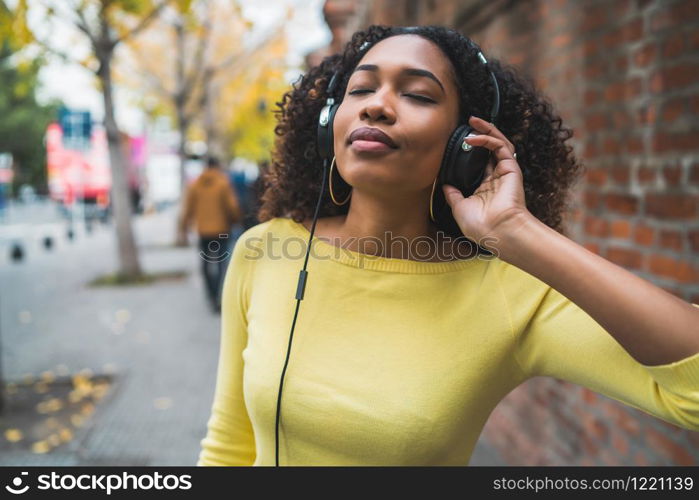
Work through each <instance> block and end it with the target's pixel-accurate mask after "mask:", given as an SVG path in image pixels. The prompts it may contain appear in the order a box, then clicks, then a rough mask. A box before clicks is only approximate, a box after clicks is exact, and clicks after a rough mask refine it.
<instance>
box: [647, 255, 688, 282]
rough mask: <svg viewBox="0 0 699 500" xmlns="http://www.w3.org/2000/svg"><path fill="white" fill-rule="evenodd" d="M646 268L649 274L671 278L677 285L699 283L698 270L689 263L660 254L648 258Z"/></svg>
mask: <svg viewBox="0 0 699 500" xmlns="http://www.w3.org/2000/svg"><path fill="white" fill-rule="evenodd" d="M648 268H649V270H650V271H651V272H653V273H655V274H657V275H659V276H665V277H666V278H672V279H674V280H675V281H677V282H679V283H694V282H696V281H699V269H698V268H696V267H694V266H693V265H692V264H691V263H690V262H687V261H684V260H680V259H673V258H671V257H667V256H665V255H661V254H653V255H650V256H649V258H648Z"/></svg>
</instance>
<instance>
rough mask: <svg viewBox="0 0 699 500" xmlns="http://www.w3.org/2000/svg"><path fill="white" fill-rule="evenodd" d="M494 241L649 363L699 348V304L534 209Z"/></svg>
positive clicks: (512, 259)
mask: <svg viewBox="0 0 699 500" xmlns="http://www.w3.org/2000/svg"><path fill="white" fill-rule="evenodd" d="M497 239H498V241H497V242H496V243H495V244H493V245H491V246H492V247H495V248H496V250H497V255H498V256H499V258H500V259H502V260H504V261H506V262H508V263H510V264H512V265H515V266H517V267H518V268H520V269H522V270H523V271H526V272H527V273H529V274H531V275H532V276H535V277H536V278H538V279H540V280H541V281H543V282H545V283H546V284H548V285H549V286H551V287H552V288H554V289H556V290H557V291H558V292H560V293H561V294H563V295H565V296H566V297H567V298H568V299H569V300H571V301H572V302H574V303H575V304H576V305H577V306H578V307H580V308H581V309H583V310H584V311H585V312H586V313H587V314H589V315H590V316H591V317H592V318H593V319H594V320H595V321H597V323H599V324H600V325H601V326H602V327H603V328H604V329H605V330H606V331H607V332H609V334H610V335H612V336H613V337H614V338H615V339H616V341H617V342H619V344H621V345H622V346H623V347H624V348H625V349H626V350H627V351H628V352H629V354H630V355H631V356H633V357H634V358H635V359H636V360H637V361H638V362H640V363H642V364H645V365H660V364H667V363H671V362H674V361H678V360H680V359H684V358H686V357H688V356H691V355H693V354H696V353H697V352H699V309H698V308H696V307H693V306H692V305H691V304H689V303H688V302H685V301H683V300H682V299H679V298H678V297H675V296H674V295H672V294H670V293H668V292H666V291H665V290H663V289H662V288H660V287H657V286H655V285H653V284H652V283H650V282H648V281H646V280H644V279H642V278H640V277H638V276H636V275H635V274H633V273H631V272H629V271H627V270H626V269H624V268H622V267H620V266H618V265H616V264H614V263H612V262H609V261H608V260H606V259H604V258H602V257H600V256H599V255H597V254H595V253H593V252H590V251H589V250H587V249H586V248H584V247H583V246H581V245H579V244H577V243H575V242H574V241H572V240H570V239H569V238H566V237H565V236H563V235H561V234H560V233H558V232H556V231H555V230H553V229H551V228H550V227H548V226H546V225H545V224H544V223H542V222H541V221H539V220H538V219H536V218H535V217H534V216H532V215H531V214H527V215H526V216H522V217H521V218H520V219H518V220H516V221H513V222H512V223H511V224H510V225H509V228H503V229H502V231H501V233H500V235H499V236H498V238H497Z"/></svg>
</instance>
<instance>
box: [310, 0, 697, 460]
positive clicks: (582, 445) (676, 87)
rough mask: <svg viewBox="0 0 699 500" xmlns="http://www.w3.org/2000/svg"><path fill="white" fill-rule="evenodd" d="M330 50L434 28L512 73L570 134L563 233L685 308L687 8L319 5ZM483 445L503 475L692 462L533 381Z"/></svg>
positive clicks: (691, 186) (605, 412)
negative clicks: (357, 34) (368, 36)
mask: <svg viewBox="0 0 699 500" xmlns="http://www.w3.org/2000/svg"><path fill="white" fill-rule="evenodd" d="M323 12H324V15H325V19H326V21H327V23H328V26H329V28H330V30H331V31H332V33H333V40H332V42H331V45H330V46H329V47H327V48H326V49H322V50H319V51H317V52H315V53H313V54H310V55H309V57H308V62H309V64H317V63H318V62H320V60H321V59H322V57H323V56H325V55H327V54H329V53H334V52H337V51H340V50H341V49H342V47H343V46H344V44H345V43H346V42H347V41H348V40H349V39H350V37H351V35H352V33H353V32H354V31H356V30H358V29H362V28H365V27H366V26H368V25H371V24H392V25H418V24H441V25H445V26H449V27H452V28H455V29H458V30H459V31H461V32H462V33H463V34H465V35H467V36H469V37H470V38H472V39H473V40H474V41H476V42H477V43H478V44H479V45H480V46H481V47H482V49H483V51H484V53H485V55H486V57H489V58H497V59H499V60H501V61H503V62H504V63H507V64H512V65H515V66H517V68H518V69H520V70H521V71H522V72H523V73H524V74H526V75H528V76H530V77H531V78H532V79H533V80H534V81H535V83H536V84H537V86H538V88H539V89H541V90H542V91H543V93H544V94H545V95H547V96H548V97H549V98H550V99H551V101H552V102H553V104H554V106H555V109H556V111H557V112H558V113H559V114H560V116H561V118H562V119H563V123H564V124H565V125H567V126H568V127H570V128H572V129H574V131H575V135H574V137H573V138H572V139H571V140H570V141H569V143H570V144H571V145H572V146H573V147H574V148H575V152H576V156H577V157H578V158H579V160H581V161H582V162H583V163H584V164H585V166H586V167H587V173H586V175H585V178H584V179H583V181H582V182H581V183H580V184H579V185H578V186H577V187H576V189H575V191H574V203H573V210H572V211H571V213H570V214H569V216H568V218H567V220H568V224H567V226H568V231H567V232H568V235H569V236H570V237H571V238H572V239H573V240H575V241H577V242H578V243H580V244H582V245H584V246H585V247H586V248H587V249H589V250H591V251H593V252H595V253H597V254H599V255H601V256H603V257H605V258H606V259H608V260H610V261H612V262H615V263H617V264H619V265H621V266H623V267H625V268H626V269H628V270H630V271H632V272H634V273H636V274H637V275H639V276H641V277H643V278H645V279H648V280H650V281H651V282H653V283H655V284H657V285H658V286H661V287H662V288H664V289H666V290H668V291H669V292H671V293H673V294H675V295H677V296H678V297H680V298H683V299H684V300H688V301H691V302H693V303H699V79H698V78H697V75H699V3H697V2H696V1H692V0H613V1H603V0H586V1H582V0H440V1H436V0H374V1H368V0H327V1H326V3H325V6H324V10H323ZM483 436H484V439H487V440H488V442H489V443H491V444H493V445H495V446H496V447H497V448H498V450H499V451H500V453H501V454H502V456H503V457H504V459H505V460H506V461H507V462H508V463H510V464H512V465H536V464H545V465H557V464H561V465H592V464H600V465H634V464H638V465H648V464H651V465H665V464H678V465H696V464H699V433H697V432H691V431H686V430H683V429H680V428H678V427H675V426H673V425H670V424H666V423H665V422H663V421H661V420H658V419H655V418H652V417H649V416H648V415H646V414H644V413H642V412H640V411H637V410H634V409H632V408H629V407H627V406H624V405H621V404H620V403H617V402H616V401H614V400H612V399H609V398H606V397H604V396H601V395H598V394H595V393H593V392H592V391H589V390H587V389H585V388H582V387H577V386H573V385H572V384H568V383H566V382H563V381H558V380H553V379H534V380H531V381H528V382H527V383H526V384H523V385H522V386H521V387H519V388H517V389H516V390H515V391H513V392H512V393H511V394H510V395H508V397H507V398H506V399H505V400H504V401H503V402H502V403H501V404H500V405H499V406H498V408H497V409H496V410H495V411H494V413H493V415H492V416H491V418H490V420H489V422H488V424H487V426H486V428H485V430H484V434H483Z"/></svg>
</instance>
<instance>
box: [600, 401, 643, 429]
mask: <svg viewBox="0 0 699 500" xmlns="http://www.w3.org/2000/svg"><path fill="white" fill-rule="evenodd" d="M602 408H603V410H604V412H605V413H606V414H607V415H609V416H610V417H611V418H612V419H613V420H614V423H615V424H616V425H618V426H619V427H620V428H621V429H622V430H623V431H624V432H626V433H627V434H629V435H631V436H638V435H639V434H640V433H641V424H640V423H639V421H638V419H637V418H636V417H634V416H633V415H630V414H629V412H628V410H627V409H625V408H624V407H622V406H621V405H620V404H619V403H615V402H608V403H606V404H605V405H604V406H603V407H602Z"/></svg>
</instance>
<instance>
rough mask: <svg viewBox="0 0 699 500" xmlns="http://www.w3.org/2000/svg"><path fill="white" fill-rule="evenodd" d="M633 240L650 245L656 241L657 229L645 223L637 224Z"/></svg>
mask: <svg viewBox="0 0 699 500" xmlns="http://www.w3.org/2000/svg"><path fill="white" fill-rule="evenodd" d="M633 240H634V241H635V242H636V243H638V244H639V245H643V246H650V245H652V244H653V243H654V241H655V230H654V229H653V228H652V227H650V226H646V225H644V224H637V225H636V227H634V232H633Z"/></svg>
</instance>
